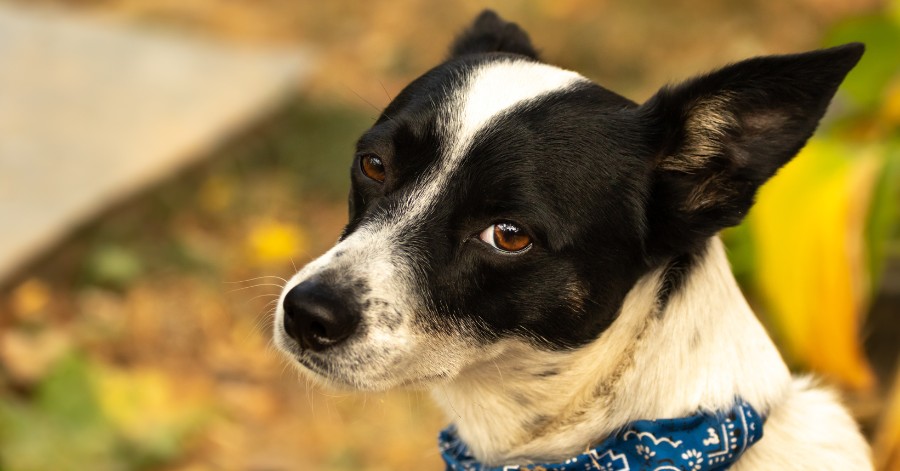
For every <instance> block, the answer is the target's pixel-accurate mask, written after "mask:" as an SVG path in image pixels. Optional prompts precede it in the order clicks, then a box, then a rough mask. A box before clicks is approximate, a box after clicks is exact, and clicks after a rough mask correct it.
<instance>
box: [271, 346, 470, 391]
mask: <svg viewBox="0 0 900 471" xmlns="http://www.w3.org/2000/svg"><path fill="white" fill-rule="evenodd" d="M275 344H276V345H277V347H278V349H279V350H280V351H281V352H282V353H283V354H284V355H285V357H286V358H287V359H288V361H289V362H290V363H291V364H292V365H293V366H294V367H296V368H297V369H298V370H299V371H300V372H301V374H303V375H304V376H305V377H307V378H309V379H311V380H312V381H313V382H314V383H315V384H316V385H318V386H321V387H323V388H326V389H332V390H338V391H365V392H381V391H387V390H390V389H413V390H419V389H429V388H431V387H434V386H435V385H438V384H441V383H444V382H446V381H448V380H449V379H450V378H452V376H453V375H452V373H451V372H449V371H423V372H418V373H413V371H415V370H416V368H402V367H398V368H387V369H384V370H381V369H379V368H371V367H365V366H363V367H360V364H359V363H357V362H351V364H352V365H353V366H347V364H346V363H345V362H344V361H342V357H341V355H340V354H331V353H328V354H317V353H313V352H305V351H302V350H301V349H300V348H299V346H297V344H296V343H294V342H293V341H291V340H287V339H285V338H283V337H280V338H279V337H276V340H275ZM397 363H399V364H403V363H405V362H402V361H398V362H397ZM354 366H355V367H354Z"/></svg>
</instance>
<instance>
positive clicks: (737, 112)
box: [275, 12, 863, 389]
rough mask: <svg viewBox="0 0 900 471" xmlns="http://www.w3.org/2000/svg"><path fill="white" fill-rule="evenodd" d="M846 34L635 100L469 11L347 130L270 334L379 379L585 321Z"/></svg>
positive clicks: (710, 224) (713, 218) (429, 377)
mask: <svg viewBox="0 0 900 471" xmlns="http://www.w3.org/2000/svg"><path fill="white" fill-rule="evenodd" d="M862 51H863V47H862V45H860V44H853V45H847V46H842V47H838V48H833V49H827V50H821V51H814V52H810V53H806V54H797V55H787V56H771V57H763V58H756V59H751V60H747V61H744V62H740V63H737V64H734V65H731V66H728V67H725V68H723V69H721V70H718V71H716V72H713V73H710V74H707V75H703V76H700V77H697V78H695V79H693V80H691V81H688V82H686V83H684V84H681V85H678V86H675V87H666V88H663V89H662V90H660V91H659V92H658V93H657V94H656V95H655V96H654V97H652V98H651V99H650V100H649V101H647V102H646V103H644V104H642V105H638V104H636V103H634V102H632V101H630V100H628V99H626V98H623V97H621V96H619V95H617V94H615V93H613V92H611V91H609V90H606V89H604V88H603V87H600V86H598V85H596V84H594V83H593V82H591V81H589V80H588V79H586V78H584V77H582V76H580V75H578V74H576V73H574V72H570V71H567V70H563V69H560V68H557V67H554V66H552V65H548V64H545V63H543V62H541V61H540V60H539V59H538V55H537V53H536V52H535V49H534V47H533V46H532V45H531V43H530V41H529V39H528V36H527V35H526V34H525V33H524V32H523V31H522V30H520V29H519V28H518V27H517V26H516V25H514V24H511V23H506V22H504V21H503V20H501V19H500V18H498V17H497V16H496V15H495V14H494V13H492V12H485V13H483V14H482V15H481V16H479V17H478V18H477V19H476V21H475V23H474V25H473V26H472V27H471V28H469V29H468V30H467V31H465V32H464V33H463V34H462V35H461V36H460V37H459V38H458V39H457V40H456V42H455V43H454V44H453V46H452V48H451V55H450V58H449V59H448V60H447V61H446V62H445V63H443V64H441V65H439V66H438V67H436V68H434V69H432V70H431V71H429V72H427V73H426V74H425V75H423V76H422V77H420V78H419V79H417V80H416V81H414V82H413V83H412V84H410V85H409V86H408V87H407V88H406V89H404V90H403V91H402V92H401V93H400V94H399V95H398V96H397V98H396V99H394V100H393V102H392V103H391V104H390V105H389V106H388V107H387V109H385V110H384V112H383V114H382V115H381V117H380V118H379V119H378V121H377V122H376V123H375V125H374V126H372V128H371V129H369V130H368V131H367V132H366V133H365V134H364V135H363V136H362V137H361V138H360V140H359V142H358V144H357V153H356V156H355V158H354V160H353V164H352V167H351V179H352V190H351V194H350V220H349V223H348V224H347V226H346V228H345V229H344V232H343V234H342V235H341V237H340V240H339V242H338V243H337V245H335V247H334V248H332V249H331V250H329V251H328V252H327V253H326V254H324V255H322V256H321V257H319V258H318V259H316V260H314V261H312V262H311V263H309V264H308V265H307V266H306V267H304V268H303V269H302V270H300V272H299V273H297V274H296V275H295V276H294V277H293V278H292V279H291V280H290V281H289V282H288V283H287V285H286V286H285V288H284V292H283V294H282V298H281V301H280V302H279V307H278V309H277V312H276V317H275V340H276V343H277V345H278V346H279V347H280V348H281V349H282V350H284V351H285V352H287V353H289V354H291V355H292V356H293V357H295V358H296V360H297V361H298V362H299V363H300V364H301V365H303V367H305V368H304V369H306V370H309V372H310V373H311V374H312V376H313V377H316V378H318V379H321V380H324V381H326V382H327V383H330V384H332V385H336V386H343V387H353V388H360V389H386V388H389V387H394V386H400V385H426V384H430V383H433V382H436V381H442V380H449V379H452V378H454V377H455V376H456V375H458V374H460V372H462V371H464V370H465V369H466V367H467V366H469V365H472V364H474V363H478V362H482V361H485V360H488V359H490V358H492V357H493V356H495V355H498V354H499V353H500V352H501V351H502V349H503V348H504V347H503V346H504V345H505V344H506V343H508V342H509V341H514V342H527V343H529V344H530V345H533V346H534V348H538V349H548V350H565V349H576V348H578V347H579V346H582V345H585V344H587V343H589V342H592V341H594V340H596V339H598V337H599V336H600V335H601V333H602V332H603V331H604V330H605V329H606V328H607V327H608V326H609V325H610V324H611V323H612V322H614V321H615V319H616V317H617V313H618V311H619V309H620V307H621V305H622V301H623V298H624V297H625V295H626V294H627V293H628V291H629V290H630V289H631V288H632V286H633V285H634V284H635V282H636V281H637V280H638V279H639V278H640V277H641V276H642V275H643V274H645V273H647V272H648V271H649V270H652V269H654V268H656V267H657V266H660V265H661V264H665V263H668V261H669V260H672V259H673V258H677V257H680V256H683V255H685V254H691V253H692V252H695V251H698V250H701V248H702V247H703V246H704V244H705V242H706V241H707V240H708V239H709V238H710V237H711V236H713V235H714V234H715V233H716V232H717V231H719V230H720V229H722V228H724V227H727V226H731V225H734V224H737V223H738V222H740V221H741V219H742V218H743V217H744V215H745V214H746V213H747V211H748V210H749V208H750V206H751V205H752V203H753V199H754V195H755V193H756V190H757V189H758V188H759V186H760V185H761V184H762V183H763V182H764V181H766V180H767V179H768V178H769V177H771V176H772V175H773V174H774V173H775V172H776V171H777V170H778V168H779V167H781V166H782V165H784V164H785V163H786V162H787V161H788V160H790V159H791V158H792V157H793V156H794V155H795V154H796V153H797V152H798V151H799V150H800V148H801V147H802V146H803V145H804V143H805V142H806V140H807V139H808V138H809V136H810V135H811V134H812V133H813V131H814V130H815V128H816V125H817V123H818V121H819V119H820V118H821V116H822V115H823V113H824V112H825V109H826V107H827V105H828V103H829V101H830V99H831V97H832V95H833V94H834V92H835V90H836V89H837V86H838V85H839V84H840V82H841V80H842V79H843V77H844V76H845V75H846V73H847V72H848V71H849V70H850V69H851V68H852V67H853V65H854V64H855V63H856V62H857V61H858V60H859V58H860V56H861V54H862Z"/></svg>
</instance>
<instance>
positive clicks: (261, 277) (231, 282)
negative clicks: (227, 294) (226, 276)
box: [222, 275, 287, 285]
mask: <svg viewBox="0 0 900 471" xmlns="http://www.w3.org/2000/svg"><path fill="white" fill-rule="evenodd" d="M263 278H278V279H279V280H281V281H283V282H285V283H287V280H285V279H284V278H282V277H280V276H277V275H263V276H257V277H255V278H247V279H246V280H238V281H223V282H222V283H225V284H229V285H233V284H238V283H246V282H248V281H256V280H261V279H263Z"/></svg>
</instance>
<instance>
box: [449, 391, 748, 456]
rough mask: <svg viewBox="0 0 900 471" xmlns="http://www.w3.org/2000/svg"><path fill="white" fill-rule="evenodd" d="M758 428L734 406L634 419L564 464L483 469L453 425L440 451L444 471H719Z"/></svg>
mask: <svg viewBox="0 0 900 471" xmlns="http://www.w3.org/2000/svg"><path fill="white" fill-rule="evenodd" d="M762 429H763V417H761V416H760V415H759V414H758V413H757V412H756V410H754V409H753V407H751V406H750V404H747V403H746V402H744V401H738V402H737V403H736V404H735V405H734V407H733V408H732V409H731V410H729V411H727V412H720V413H703V412H701V413H697V414H695V415H692V416H689V417H684V418H680V419H660V420H638V421H636V422H633V423H631V424H629V425H627V426H625V427H623V428H622V430H621V431H619V432H618V433H616V434H615V435H613V436H611V437H609V438H607V439H606V440H604V441H603V442H601V443H600V444H599V445H598V446H597V447H595V448H593V449H591V450H588V451H587V452H585V453H582V454H580V455H578V456H575V457H574V458H570V459H568V460H566V461H565V462H563V463H553V464H529V465H521V466H495V467H491V466H485V465H483V464H481V463H480V462H478V460H476V459H475V457H473V456H472V454H471V453H470V452H469V447H468V446H466V444H465V443H463V442H462V440H461V439H460V438H459V435H457V433H456V427H455V426H453V425H451V426H449V427H447V428H446V429H444V430H443V431H442V432H441V435H440V446H441V457H442V458H444V462H445V463H447V468H446V470H447V471H510V470H541V471H544V470H546V471H586V470H587V471H589V470H599V471H640V470H646V471H720V470H725V469H728V468H729V467H731V465H733V464H734V462H735V461H737V459H738V458H739V457H740V456H741V454H742V453H743V452H744V451H746V450H747V448H749V447H750V445H752V444H754V443H756V442H757V441H759V439H760V438H762V433H763V431H762Z"/></svg>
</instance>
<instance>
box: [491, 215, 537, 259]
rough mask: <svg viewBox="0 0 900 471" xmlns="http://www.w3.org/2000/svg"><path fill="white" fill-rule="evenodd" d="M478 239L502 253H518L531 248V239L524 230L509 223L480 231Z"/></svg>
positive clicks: (497, 224)
mask: <svg viewBox="0 0 900 471" xmlns="http://www.w3.org/2000/svg"><path fill="white" fill-rule="evenodd" d="M478 238H479V239H481V241H482V242H484V243H486V244H488V245H490V246H491V247H494V248H495V249H498V250H501V251H503V252H514V253H519V252H524V251H525V250H527V249H528V248H529V247H531V237H529V236H528V234H526V233H525V229H522V228H521V227H519V226H517V225H515V224H513V223H511V222H498V223H496V224H491V225H490V226H488V227H487V229H485V230H483V231H481V234H479V235H478Z"/></svg>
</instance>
